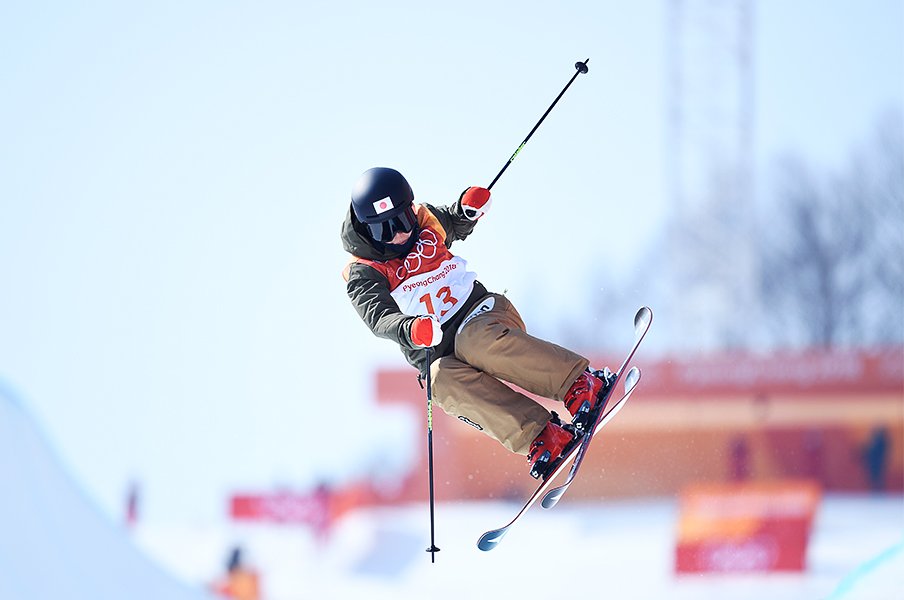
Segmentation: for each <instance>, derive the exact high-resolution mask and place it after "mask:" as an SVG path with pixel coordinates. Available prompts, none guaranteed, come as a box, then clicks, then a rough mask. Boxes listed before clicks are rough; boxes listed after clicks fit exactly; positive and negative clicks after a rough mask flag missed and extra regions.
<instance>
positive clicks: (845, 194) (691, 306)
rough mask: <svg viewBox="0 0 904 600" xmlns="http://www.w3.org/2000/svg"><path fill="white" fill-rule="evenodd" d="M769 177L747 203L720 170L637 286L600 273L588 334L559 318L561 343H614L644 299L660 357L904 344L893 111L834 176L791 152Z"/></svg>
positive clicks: (665, 236)
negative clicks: (652, 319)
mask: <svg viewBox="0 0 904 600" xmlns="http://www.w3.org/2000/svg"><path fill="white" fill-rule="evenodd" d="M769 179H770V181H769V182H768V183H767V184H766V185H765V186H764V189H763V190H762V193H760V194H759V195H758V199H757V200H756V201H754V198H753V195H752V194H750V193H746V192H748V190H743V189H737V188H738V186H737V181H738V178H737V177H733V176H732V172H731V167H730V165H729V166H727V167H726V170H725V171H724V172H722V173H721V174H720V173H719V172H714V173H713V174H712V177H711V180H712V183H711V186H710V190H709V193H708V195H707V196H706V197H705V198H703V199H701V201H700V202H699V203H697V204H696V205H695V206H694V207H693V208H692V209H689V210H685V211H683V212H682V213H680V214H675V215H673V216H672V217H671V218H670V219H668V220H667V222H666V223H665V224H664V225H663V229H662V235H661V236H659V238H658V239H657V241H656V243H655V244H653V246H652V247H651V248H649V250H648V252H647V253H646V255H644V256H642V257H639V260H638V263H637V265H636V268H635V269H634V271H633V275H632V276H631V280H629V281H627V282H623V284H622V285H613V282H611V281H606V278H607V273H606V272H605V270H604V269H603V268H601V269H600V271H599V273H598V274H597V276H596V277H595V278H594V280H595V281H594V283H595V285H594V289H593V290H592V293H590V294H589V297H590V298H593V300H592V302H593V304H594V306H592V307H590V309H591V311H592V313H593V314H594V315H603V316H602V317H600V318H599V320H598V321H596V322H595V325H594V326H591V327H587V323H586V320H585V321H584V322H582V323H581V324H580V325H578V324H577V323H575V322H569V321H563V322H562V323H561V326H562V334H564V335H560V336H559V337H560V338H561V337H564V338H565V341H566V345H567V344H571V345H572V346H574V347H582V348H585V349H588V350H593V349H597V348H598V347H599V345H600V342H599V341H600V340H605V342H604V346H605V347H613V348H615V347H619V346H620V345H621V344H623V343H625V341H626V339H625V338H626V337H629V334H630V332H625V329H626V328H625V326H624V321H625V315H626V314H628V313H632V314H633V310H634V309H636V307H637V306H639V305H640V304H649V305H651V306H652V307H653V308H654V311H655V312H656V320H657V321H658V322H657V326H656V327H657V331H656V335H655V336H651V340H650V341H651V342H652V344H651V345H652V346H654V347H655V349H656V350H657V351H660V352H664V351H667V352H675V351H693V352H713V351H725V350H732V349H748V350H769V349H775V348H802V347H840V346H844V347H866V346H879V345H890V344H902V343H904V119H902V115H901V112H900V111H899V110H892V111H889V112H887V113H885V114H883V115H882V116H881V118H880V119H879V120H878V124H877V127H876V131H875V132H874V133H873V134H872V135H871V136H870V137H869V139H868V141H867V142H866V143H865V144H863V145H861V146H860V147H858V148H856V149H855V150H854V151H853V152H852V155H851V159H850V161H849V162H848V163H847V164H846V165H845V166H844V167H843V168H842V169H841V170H839V171H838V172H833V171H827V170H818V169H816V168H814V167H813V166H812V165H810V164H808V163H807V161H806V159H805V158H804V157H801V156H794V155H788V156H784V157H782V158H780V159H779V160H778V161H777V162H776V164H775V165H773V166H771V167H770V177H769ZM601 282H605V283H602V284H601ZM600 288H602V290H604V291H600ZM606 290H607V291H606Z"/></svg>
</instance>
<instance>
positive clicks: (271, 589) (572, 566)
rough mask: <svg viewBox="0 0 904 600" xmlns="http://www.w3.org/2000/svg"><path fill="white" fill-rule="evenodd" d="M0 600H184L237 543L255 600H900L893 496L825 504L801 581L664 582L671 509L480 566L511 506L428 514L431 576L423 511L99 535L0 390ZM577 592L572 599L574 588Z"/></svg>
mask: <svg viewBox="0 0 904 600" xmlns="http://www.w3.org/2000/svg"><path fill="white" fill-rule="evenodd" d="M0 486H2V488H0V600H58V599H64V598H65V599H67V600H68V599H72V600H82V599H85V600H107V599H110V600H113V599H117V600H119V599H128V600H144V599H148V600H151V599H154V600H159V599H166V600H190V599H200V598H202V597H207V595H206V594H205V592H204V588H205V587H206V586H208V585H209V584H210V583H211V582H212V581H213V580H215V579H217V578H219V577H221V576H222V574H223V572H224V561H225V559H226V556H227V555H228V553H229V551H230V550H231V549H232V548H233V547H234V546H236V545H239V546H241V547H242V548H243V549H244V551H245V557H246V559H247V562H248V564H250V566H252V567H254V568H255V569H257V570H258V571H259V573H260V574H261V582H262V588H263V592H264V599H265V600H295V599H299V600H301V599H314V598H316V599H318V600H320V599H322V600H329V599H345V598H349V599H351V598H367V599H368V600H380V599H383V598H386V599H392V600H396V599H399V598H431V599H437V600H441V599H450V600H451V599H456V600H458V599H460V598H482V597H490V596H491V595H492V596H493V597H495V596H496V595H497V594H498V593H499V592H500V591H502V592H506V593H507V594H506V596H507V597H529V598H538V597H561V596H567V595H570V594H574V593H579V592H580V590H581V589H582V588H581V587H580V586H581V585H582V584H586V585H587V586H590V590H591V592H590V593H591V596H592V597H610V598H620V599H622V598H627V599H631V598H638V599H645V598H650V599H653V598H655V599H659V598H674V599H679V600H681V599H688V600H691V599H694V600H698V599H707V598H712V599H715V598H719V599H723V598H730V599H739V600H744V599H748V598H749V599H751V600H753V599H757V600H759V599H761V598H770V599H773V600H792V599H794V600H799V599H827V600H853V599H857V600H869V599H875V600H888V599H894V598H904V541H902V540H904V498H902V497H901V496H900V495H880V496H845V495H829V496H826V497H825V498H824V499H823V501H822V504H821V506H820V509H819V511H818V513H817V517H816V520H815V524H814V531H813V535H812V539H811V543H810V548H809V553H808V567H807V570H806V571H805V572H803V573H800V574H781V575H753V574H749V575H693V576H686V575H684V576H676V575H675V573H674V568H673V564H674V547H675V532H676V525H677V516H678V515H677V510H678V508H677V507H678V505H677V501H676V499H674V498H661V499H649V500H631V501H627V500H621V501H609V500H606V499H600V500H599V501H597V502H577V501H573V500H572V501H570V500H569V498H568V497H567V496H566V497H565V498H564V499H563V501H562V502H561V503H560V504H559V505H558V506H557V507H556V508H555V509H553V510H549V511H547V510H544V509H542V508H540V507H539V506H535V507H534V508H532V509H531V511H530V512H528V513H527V515H526V516H525V517H524V518H523V519H522V520H521V521H519V522H518V523H517V524H516V525H515V526H514V527H513V528H512V530H511V531H510V532H509V534H508V535H507V536H506V538H505V539H504V540H503V541H502V543H501V544H500V545H499V546H498V547H497V548H496V549H494V550H492V551H491V552H481V551H480V550H478V549H477V547H476V542H477V538H478V537H479V536H480V534H481V533H483V532H484V531H486V530H489V529H495V528H497V527H500V526H502V525H503V524H505V523H507V522H508V521H509V520H510V519H511V517H512V516H513V515H514V513H515V512H516V511H517V510H518V508H519V506H518V505H516V504H513V503H508V502H468V503H440V504H438V505H437V510H436V543H437V545H438V546H439V547H440V548H441V551H440V552H439V553H438V554H437V555H436V562H435V563H431V562H430V555H429V554H428V553H427V552H425V548H426V547H427V546H428V544H429V520H428V511H427V506H426V504H416V505H408V506H396V507H386V508H374V509H359V510H356V511H353V512H351V513H348V514H347V515H345V516H344V517H343V518H342V519H340V521H339V522H338V523H337V524H336V527H335V529H334V531H333V532H332V535H331V536H330V538H329V539H328V540H326V541H325V542H321V543H319V542H318V541H317V540H316V539H315V537H314V535H313V534H312V533H311V531H310V530H309V529H308V528H306V527H303V526H285V525H283V526H277V525H237V524H235V523H230V522H228V521H220V522H212V523H209V524H207V525H204V526H200V525H197V524H182V523H179V524H170V525H166V524H162V523H153V522H148V523H142V524H141V525H140V526H138V527H137V528H136V529H134V530H133V532H132V533H131V534H130V532H129V531H128V530H126V529H125V528H124V527H123V526H121V525H118V524H115V523H112V522H111V521H110V520H109V519H107V518H106V517H105V516H104V515H103V514H102V513H101V512H100V511H99V510H98V509H97V508H96V507H95V506H94V505H93V504H92V502H91V501H90V500H89V498H88V496H87V495H85V494H84V493H83V492H82V490H80V489H79V488H78V486H77V485H76V484H75V482H74V481H73V480H72V479H71V478H70V477H69V475H68V473H67V472H66V471H65V469H64V468H63V467H62V466H61V465H60V463H59V461H58V460H57V457H56V456H55V454H54V452H53V451H52V450H51V449H50V448H49V447H48V445H47V443H46V442H45V440H44V438H43V436H42V435H41V432H40V431H39V430H38V429H37V428H36V427H35V425H34V423H33V422H32V421H31V419H30V418H29V417H28V415H27V413H26V411H25V410H23V408H22V406H21V405H20V404H18V403H17V402H16V401H14V400H13V399H11V397H10V395H9V394H6V393H4V392H3V389H2V388H0ZM576 586H577V587H576Z"/></svg>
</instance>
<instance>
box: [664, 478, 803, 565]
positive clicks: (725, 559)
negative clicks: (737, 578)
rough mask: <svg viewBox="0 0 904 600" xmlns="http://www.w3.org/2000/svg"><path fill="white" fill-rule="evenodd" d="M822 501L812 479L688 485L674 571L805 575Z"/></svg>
mask: <svg viewBox="0 0 904 600" xmlns="http://www.w3.org/2000/svg"><path fill="white" fill-rule="evenodd" d="M819 498H820V491H819V488H818V486H817V485H815V484H814V483H811V482H808V481H781V482H774V483H737V484H700V485H693V486H690V487H689V488H687V489H686V490H685V492H684V493H683V494H682V497H681V511H680V517H679V518H680V521H679V524H678V545H677V548H676V555H675V570H676V571H677V572H678V573H707V572H768V571H803V570H804V568H805V566H806V553H807V543H808V541H809V537H810V527H811V524H812V521H813V516H814V514H815V512H816V508H817V506H818V505H819Z"/></svg>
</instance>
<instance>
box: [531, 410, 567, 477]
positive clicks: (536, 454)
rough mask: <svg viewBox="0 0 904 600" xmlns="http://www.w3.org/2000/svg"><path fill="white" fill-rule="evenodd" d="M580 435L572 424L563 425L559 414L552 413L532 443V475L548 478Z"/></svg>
mask: <svg viewBox="0 0 904 600" xmlns="http://www.w3.org/2000/svg"><path fill="white" fill-rule="evenodd" d="M579 438H580V435H579V434H578V433H577V432H576V431H575V429H574V427H572V426H571V425H562V421H560V420H559V415H557V414H556V413H552V418H551V419H550V420H549V423H547V424H546V427H544V428H543V431H541V432H540V435H538V436H537V439H535V440H534V441H533V442H531V445H530V451H529V452H528V453H527V460H528V462H530V476H531V477H533V478H534V479H540V478H541V477H542V478H543V479H546V476H547V474H549V473H550V472H552V470H553V469H554V468H555V467H556V466H558V464H559V461H561V460H562V455H564V454H566V453H567V452H568V451H569V450H571V449H572V448H573V447H574V444H575V443H577V440H578V439H579Z"/></svg>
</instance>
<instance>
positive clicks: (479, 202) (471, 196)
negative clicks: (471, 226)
mask: <svg viewBox="0 0 904 600" xmlns="http://www.w3.org/2000/svg"><path fill="white" fill-rule="evenodd" d="M458 201H459V202H460V203H461V209H462V211H464V213H465V216H466V217H468V218H469V219H471V220H472V221H476V220H477V219H479V218H480V217H482V216H483V215H484V214H486V212H487V211H488V210H490V204H492V203H493V201H492V200H491V199H490V190H488V189H486V188H482V187H469V188H468V189H466V190H465V191H463V192H462V193H461V197H460V198H459V199H458Z"/></svg>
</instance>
